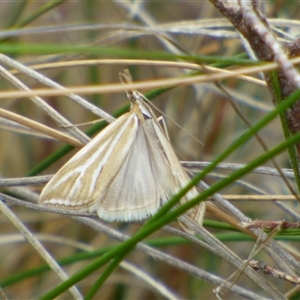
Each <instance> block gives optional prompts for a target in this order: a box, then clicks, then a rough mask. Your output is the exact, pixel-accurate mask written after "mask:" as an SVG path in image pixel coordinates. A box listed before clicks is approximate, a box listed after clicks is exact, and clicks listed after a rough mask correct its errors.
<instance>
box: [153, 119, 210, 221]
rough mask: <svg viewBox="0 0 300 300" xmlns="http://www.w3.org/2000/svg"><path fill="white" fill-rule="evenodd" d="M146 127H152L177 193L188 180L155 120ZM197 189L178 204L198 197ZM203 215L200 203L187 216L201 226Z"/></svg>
mask: <svg viewBox="0 0 300 300" xmlns="http://www.w3.org/2000/svg"><path fill="white" fill-rule="evenodd" d="M148 127H149V128H150V127H152V128H153V129H151V130H150V132H151V131H153V132H154V135H155V136H156V137H157V139H158V142H159V144H160V145H161V148H162V152H163V153H164V154H165V157H166V158H167V160H168V164H169V165H170V166H171V172H172V174H173V177H174V178H175V179H176V183H175V184H174V187H173V194H175V193H177V192H178V191H179V190H181V189H182V188H183V187H185V186H186V185H187V184H188V183H189V182H190V178H189V176H188V175H187V173H186V171H185V170H184V169H183V167H182V166H181V164H180V162H179V160H178V158H177V156H176V154H175V152H174V150H173V147H172V145H171V144H170V142H169V140H168V138H167V137H166V135H165V133H164V132H163V130H162V128H161V126H160V125H159V124H158V122H157V121H156V119H152V120H151V123H150V122H148ZM198 194H199V193H198V191H197V189H196V188H195V187H194V188H192V189H190V190H189V191H188V193H187V194H186V195H185V196H184V197H183V198H182V199H181V200H180V203H181V204H183V203H185V202H187V201H189V200H190V199H192V198H194V197H196V196H197V195H198ZM204 213H205V203H204V202H202V203H200V204H199V205H198V206H197V207H195V208H194V209H192V210H190V211H189V212H188V214H189V215H190V216H191V217H192V218H193V219H195V220H196V221H197V223H198V224H199V225H202V221H203V217H204Z"/></svg>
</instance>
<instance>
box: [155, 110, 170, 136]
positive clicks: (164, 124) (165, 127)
mask: <svg viewBox="0 0 300 300" xmlns="http://www.w3.org/2000/svg"><path fill="white" fill-rule="evenodd" d="M156 122H157V123H161V124H162V126H159V127H160V128H161V129H162V130H163V132H164V134H165V136H166V138H167V139H168V141H170V137H169V134H168V129H167V125H166V122H165V119H164V117H163V116H160V117H158V118H157V119H156Z"/></svg>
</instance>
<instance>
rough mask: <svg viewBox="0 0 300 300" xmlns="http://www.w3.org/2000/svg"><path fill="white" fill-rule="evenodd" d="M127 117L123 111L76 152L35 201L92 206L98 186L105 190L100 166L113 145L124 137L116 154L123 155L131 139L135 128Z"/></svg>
mask: <svg viewBox="0 0 300 300" xmlns="http://www.w3.org/2000/svg"><path fill="white" fill-rule="evenodd" d="M130 116H131V114H130V113H127V114H125V115H123V116H121V117H120V118H118V119H117V120H116V121H114V122H113V123H112V124H110V125H108V126H107V127H106V128H105V129H104V130H102V131H101V132H100V133H99V134H98V135H97V136H96V137H95V138H94V139H93V140H92V141H91V142H90V143H88V144H87V145H86V146H85V147H83V148H82V149H81V150H80V151H79V152H77V154H76V155H74V156H73V157H72V158H71V159H70V160H69V161H68V162H67V163H66V164H65V165H64V166H63V167H62V168H61V169H60V170H59V171H58V172H57V173H56V174H55V175H54V177H53V178H52V179H51V180H50V181H49V182H48V184H47V185H46V186H45V188H44V189H43V191H42V193H41V195H40V198H39V203H40V204H46V205H54V206H62V207H68V209H74V210H78V211H87V210H88V209H89V207H90V206H91V205H94V204H95V202H97V200H98V198H99V195H98V194H97V188H98V187H99V185H101V186H102V187H103V188H104V189H105V187H106V186H107V185H108V184H109V182H110V179H109V178H107V177H106V176H105V174H104V175H103V166H104V165H105V164H106V163H107V161H108V160H109V157H110V155H111V152H112V151H113V148H114V147H115V145H116V144H118V143H122V142H124V140H125V142H126V146H125V147H124V151H123V152H120V153H119V155H120V156H122V155H124V156H125V155H126V153H124V152H125V151H129V149H130V147H131V143H132V142H133V140H134V135H135V132H134V130H136V128H133V129H132V127H133V125H134V123H133V122H132V118H130ZM113 171H114V170H113ZM115 172H116V171H115ZM100 178H101V179H103V181H102V182H100Z"/></svg>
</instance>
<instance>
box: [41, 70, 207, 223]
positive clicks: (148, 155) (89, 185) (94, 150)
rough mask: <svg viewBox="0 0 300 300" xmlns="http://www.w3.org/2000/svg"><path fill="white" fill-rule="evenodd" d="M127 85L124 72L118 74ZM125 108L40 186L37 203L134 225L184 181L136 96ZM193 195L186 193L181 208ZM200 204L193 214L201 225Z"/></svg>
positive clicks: (159, 130)
mask: <svg viewBox="0 0 300 300" xmlns="http://www.w3.org/2000/svg"><path fill="white" fill-rule="evenodd" d="M120 79H121V81H122V82H123V83H125V84H126V83H130V82H131V75H130V73H129V71H128V70H124V72H122V73H120ZM127 96H128V98H129V100H130V102H131V109H130V111H129V112H128V113H125V114H124V115H122V116H121V117H119V118H118V119H116V120H115V121H113V122H112V123H111V124H110V125H108V126H107V127H106V128H105V129H104V130H102V131H101V132H100V133H99V134H98V135H97V136H96V137H95V138H93V139H92V140H91V142H89V143H88V144H87V145H86V146H85V147H83V148H82V149H81V150H80V151H79V152H77V154H75V155H74V156H73V157H72V158H71V159H70V160H69V161H68V162H67V163H66V164H65V165H64V166H63V167H62V168H61V169H60V170H59V171H58V172H57V173H56V174H55V175H54V176H53V177H52V179H51V180H50V181H49V182H48V184H47V185H46V186H45V187H44V189H43V191H42V193H41V195H40V198H39V203H40V204H42V205H46V206H52V207H61V208H64V209H68V210H74V211H79V212H90V213H93V212H97V214H98V216H99V218H101V219H103V220H106V221H124V222H130V221H139V220H143V219H146V218H148V217H149V216H151V215H153V214H154V213H155V212H156V211H157V210H158V209H159V208H160V207H161V206H162V205H163V204H164V203H166V202H167V201H168V200H169V199H170V198H171V197H172V196H173V195H174V194H176V193H177V192H178V191H179V190H180V189H181V188H183V187H184V186H185V185H186V184H187V183H189V181H190V179H189V176H188V175H187V173H186V171H185V170H184V169H183V167H182V166H181V164H180V162H179V160H178V158H177V156H176V154H175V152H174V150H173V148H172V146H171V144H170V142H169V140H168V138H167V137H166V135H165V133H164V131H163V129H162V127H161V126H160V124H159V123H158V122H157V120H156V117H155V115H154V113H153V112H152V110H151V108H150V107H149V106H148V104H147V103H146V101H145V100H146V99H145V97H144V96H143V95H142V94H141V93H139V92H137V91H127ZM197 195H198V192H197V190H196V188H192V189H191V190H190V191H189V192H188V193H187V194H186V195H185V197H184V198H182V199H181V203H183V202H185V201H188V200H189V199H191V198H194V197H195V196H197ZM204 211H205V204H204V203H201V204H199V207H198V208H197V212H195V211H191V212H190V214H196V213H197V215H198V217H197V218H198V220H199V219H200V223H202V218H203V214H204Z"/></svg>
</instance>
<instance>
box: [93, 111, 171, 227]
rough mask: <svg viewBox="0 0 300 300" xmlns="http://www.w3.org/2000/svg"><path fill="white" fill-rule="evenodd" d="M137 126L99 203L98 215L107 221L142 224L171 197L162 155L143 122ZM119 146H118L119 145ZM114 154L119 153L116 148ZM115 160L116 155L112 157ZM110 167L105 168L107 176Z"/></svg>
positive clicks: (165, 164) (167, 170)
mask: <svg viewBox="0 0 300 300" xmlns="http://www.w3.org/2000/svg"><path fill="white" fill-rule="evenodd" d="M136 121H137V122H138V125H137V131H136V136H135V141H134V143H132V146H131V150H130V151H129V152H128V153H127V156H126V158H125V159H124V160H123V163H122V164H118V165H119V166H120V168H119V169H118V172H116V173H115V176H110V175H109V177H110V178H111V183H110V184H109V185H108V186H107V189H106V191H103V193H101V194H102V198H101V199H99V202H98V203H99V206H98V209H97V213H98V215H99V217H100V218H102V219H105V220H108V221H114V220H118V221H133V220H142V219H145V218H147V217H149V216H150V215H152V214H154V213H155V212H156V211H157V209H158V208H159V207H160V205H161V202H164V201H167V200H168V199H169V198H170V197H171V196H172V194H173V186H174V179H173V177H172V175H171V171H170V166H169V164H168V161H167V160H166V158H165V156H164V154H163V153H162V152H161V150H160V149H159V147H158V144H157V143H156V141H155V140H154V141H153V137H152V136H151V135H149V132H148V129H147V128H146V127H145V124H144V123H145V122H144V120H143V121H141V120H140V119H139V118H138V116H136ZM120 146H121V145H120ZM114 151H116V152H117V151H119V150H118V149H117V147H115V148H114ZM113 156H115V155H113ZM106 168H107V169H108V168H111V163H107V164H106V165H105V166H104V173H105V174H109V172H110V171H111V170H106Z"/></svg>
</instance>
